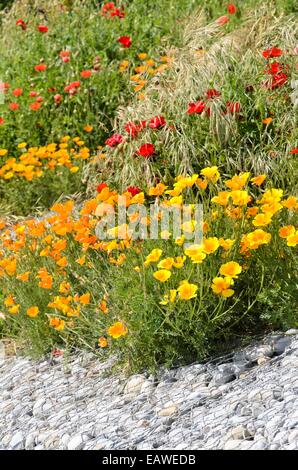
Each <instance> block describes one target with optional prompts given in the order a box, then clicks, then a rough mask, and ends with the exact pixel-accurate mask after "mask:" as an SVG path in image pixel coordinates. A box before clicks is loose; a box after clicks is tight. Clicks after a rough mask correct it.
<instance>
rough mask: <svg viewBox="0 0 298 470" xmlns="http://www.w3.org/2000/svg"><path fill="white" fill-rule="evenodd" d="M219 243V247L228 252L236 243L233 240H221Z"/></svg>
mask: <svg viewBox="0 0 298 470" xmlns="http://www.w3.org/2000/svg"><path fill="white" fill-rule="evenodd" d="M218 242H219V245H220V246H221V247H222V248H223V249H224V250H226V251H228V250H230V249H231V248H232V246H233V245H234V243H235V240H231V239H230V238H227V239H224V238H220V239H219V240H218Z"/></svg>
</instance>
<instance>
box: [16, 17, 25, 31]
mask: <svg viewBox="0 0 298 470" xmlns="http://www.w3.org/2000/svg"><path fill="white" fill-rule="evenodd" d="M16 25H17V26H21V28H22V30H23V31H25V30H26V29H27V23H25V21H24V20H22V18H20V19H19V20H17V21H16Z"/></svg>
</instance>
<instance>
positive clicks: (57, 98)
mask: <svg viewBox="0 0 298 470" xmlns="http://www.w3.org/2000/svg"><path fill="white" fill-rule="evenodd" d="M54 101H55V103H56V104H60V103H61V101H62V95H54Z"/></svg>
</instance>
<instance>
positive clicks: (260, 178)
mask: <svg viewBox="0 0 298 470" xmlns="http://www.w3.org/2000/svg"><path fill="white" fill-rule="evenodd" d="M266 177H267V176H266V175H259V176H254V177H253V178H252V179H251V180H250V181H251V183H252V184H254V185H256V186H261V184H262V183H263V182H264V181H265V179H266Z"/></svg>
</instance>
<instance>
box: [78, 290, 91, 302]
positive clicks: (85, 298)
mask: <svg viewBox="0 0 298 470" xmlns="http://www.w3.org/2000/svg"><path fill="white" fill-rule="evenodd" d="M79 302H80V304H82V305H88V304H89V303H90V293H89V292H88V293H87V294H83V295H81V297H79Z"/></svg>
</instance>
